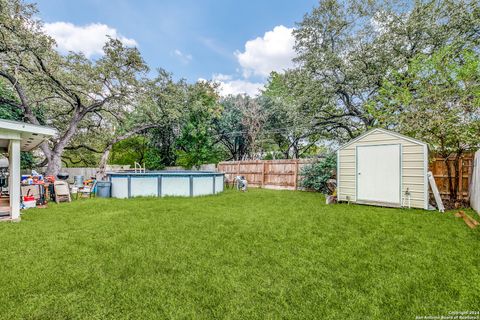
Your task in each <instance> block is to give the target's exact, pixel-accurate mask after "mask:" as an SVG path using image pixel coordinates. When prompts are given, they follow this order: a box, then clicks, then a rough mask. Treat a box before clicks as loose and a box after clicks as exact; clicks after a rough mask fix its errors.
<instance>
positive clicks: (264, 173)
mask: <svg viewBox="0 0 480 320" xmlns="http://www.w3.org/2000/svg"><path fill="white" fill-rule="evenodd" d="M313 161H315V159H287V160H247V161H226V162H220V163H219V164H218V166H217V170H218V171H219V172H223V173H225V179H226V180H227V182H230V183H232V182H233V181H234V179H235V177H236V176H244V177H245V178H246V179H247V181H248V184H249V185H250V186H253V187H263V188H269V189H289V190H296V189H298V187H299V184H298V183H299V181H300V179H301V172H302V168H303V167H304V166H305V165H308V164H309V163H312V162H313Z"/></svg>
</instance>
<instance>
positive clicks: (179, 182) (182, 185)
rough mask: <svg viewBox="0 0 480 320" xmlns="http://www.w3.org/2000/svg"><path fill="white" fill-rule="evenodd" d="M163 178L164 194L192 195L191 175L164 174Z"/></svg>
mask: <svg viewBox="0 0 480 320" xmlns="http://www.w3.org/2000/svg"><path fill="white" fill-rule="evenodd" d="M162 180H163V181H162V196H183V197H189V196H190V177H188V176H187V177H168V176H163V179H162Z"/></svg>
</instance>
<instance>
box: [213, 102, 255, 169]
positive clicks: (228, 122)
mask: <svg viewBox="0 0 480 320" xmlns="http://www.w3.org/2000/svg"><path fill="white" fill-rule="evenodd" d="M243 99H244V98H243V96H242V95H236V96H233V95H229V96H228V97H225V98H223V99H222V100H221V105H222V113H221V115H220V117H219V118H218V119H215V120H214V122H215V130H216V135H217V140H218V141H219V143H220V144H221V145H222V146H223V147H224V149H225V150H226V151H227V153H228V157H227V158H226V159H225V160H235V161H238V160H243V159H245V158H247V157H248V155H249V151H250V145H249V141H248V138H247V131H248V128H247V127H246V125H245V121H244V118H245V115H244V113H243V109H241V108H240V106H241V103H239V100H243Z"/></svg>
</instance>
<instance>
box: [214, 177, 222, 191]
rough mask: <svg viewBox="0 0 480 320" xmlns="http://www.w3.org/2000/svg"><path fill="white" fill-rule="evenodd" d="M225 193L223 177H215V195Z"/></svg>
mask: <svg viewBox="0 0 480 320" xmlns="http://www.w3.org/2000/svg"><path fill="white" fill-rule="evenodd" d="M220 192H223V176H216V177H215V193H220Z"/></svg>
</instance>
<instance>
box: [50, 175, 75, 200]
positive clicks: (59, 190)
mask: <svg viewBox="0 0 480 320" xmlns="http://www.w3.org/2000/svg"><path fill="white" fill-rule="evenodd" d="M53 188H54V190H55V202H56V203H60V202H72V197H71V196H70V188H69V187H68V183H67V182H66V181H63V180H59V181H55V182H54V184H53Z"/></svg>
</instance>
